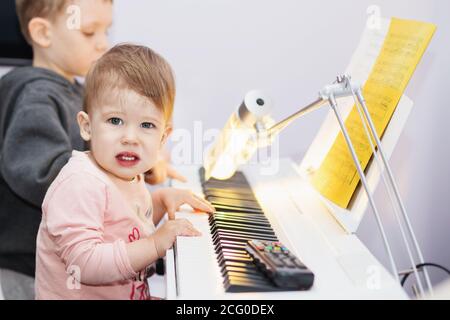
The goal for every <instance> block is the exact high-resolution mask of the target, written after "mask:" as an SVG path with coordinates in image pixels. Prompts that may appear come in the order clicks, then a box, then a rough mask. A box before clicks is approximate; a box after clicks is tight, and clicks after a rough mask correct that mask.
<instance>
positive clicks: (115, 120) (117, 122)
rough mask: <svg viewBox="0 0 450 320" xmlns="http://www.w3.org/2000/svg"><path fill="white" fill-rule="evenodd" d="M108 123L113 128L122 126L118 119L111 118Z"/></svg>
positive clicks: (120, 120)
mask: <svg viewBox="0 0 450 320" xmlns="http://www.w3.org/2000/svg"><path fill="white" fill-rule="evenodd" d="M108 122H109V123H111V124H112V125H114V126H120V125H122V124H123V121H122V119H120V118H111V119H109V120H108Z"/></svg>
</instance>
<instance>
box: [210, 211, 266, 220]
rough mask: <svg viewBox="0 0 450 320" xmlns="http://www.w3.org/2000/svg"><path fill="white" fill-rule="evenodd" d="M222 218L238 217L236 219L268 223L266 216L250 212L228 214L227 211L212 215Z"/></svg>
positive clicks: (216, 212)
mask: <svg viewBox="0 0 450 320" xmlns="http://www.w3.org/2000/svg"><path fill="white" fill-rule="evenodd" d="M215 215H218V216H221V217H231V218H233V217H236V218H246V219H251V220H260V221H268V220H267V218H266V216H264V215H262V214H259V213H250V212H227V211H215V212H214V213H212V214H210V217H211V216H215Z"/></svg>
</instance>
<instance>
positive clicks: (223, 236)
mask: <svg viewBox="0 0 450 320" xmlns="http://www.w3.org/2000/svg"><path fill="white" fill-rule="evenodd" d="M219 240H231V241H237V242H242V243H245V244H246V243H247V242H248V241H250V240H268V241H278V240H277V239H276V238H265V237H261V236H259V237H245V236H242V235H239V234H233V233H219V234H218V235H217V239H216V240H215V241H214V243H216V242H217V241H219Z"/></svg>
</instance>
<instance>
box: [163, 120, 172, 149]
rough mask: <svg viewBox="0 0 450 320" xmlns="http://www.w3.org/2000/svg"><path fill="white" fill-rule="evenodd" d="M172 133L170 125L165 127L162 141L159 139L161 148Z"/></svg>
mask: <svg viewBox="0 0 450 320" xmlns="http://www.w3.org/2000/svg"><path fill="white" fill-rule="evenodd" d="M172 131H173V128H172V126H171V125H169V126H167V127H166V129H165V130H164V133H163V136H162V139H161V147H163V146H164V145H165V144H166V142H167V139H168V138H169V136H170V134H171V133H172Z"/></svg>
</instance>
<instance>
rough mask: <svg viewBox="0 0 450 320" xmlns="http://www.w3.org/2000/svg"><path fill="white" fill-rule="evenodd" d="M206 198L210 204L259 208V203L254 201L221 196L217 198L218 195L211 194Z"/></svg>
mask: <svg viewBox="0 0 450 320" xmlns="http://www.w3.org/2000/svg"><path fill="white" fill-rule="evenodd" d="M206 200H208V201H209V202H210V203H211V204H221V205H228V206H234V207H244V208H255V209H260V210H261V207H260V206H259V203H258V202H256V201H249V200H241V199H230V198H221V197H220V198H219V197H213V196H206Z"/></svg>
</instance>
